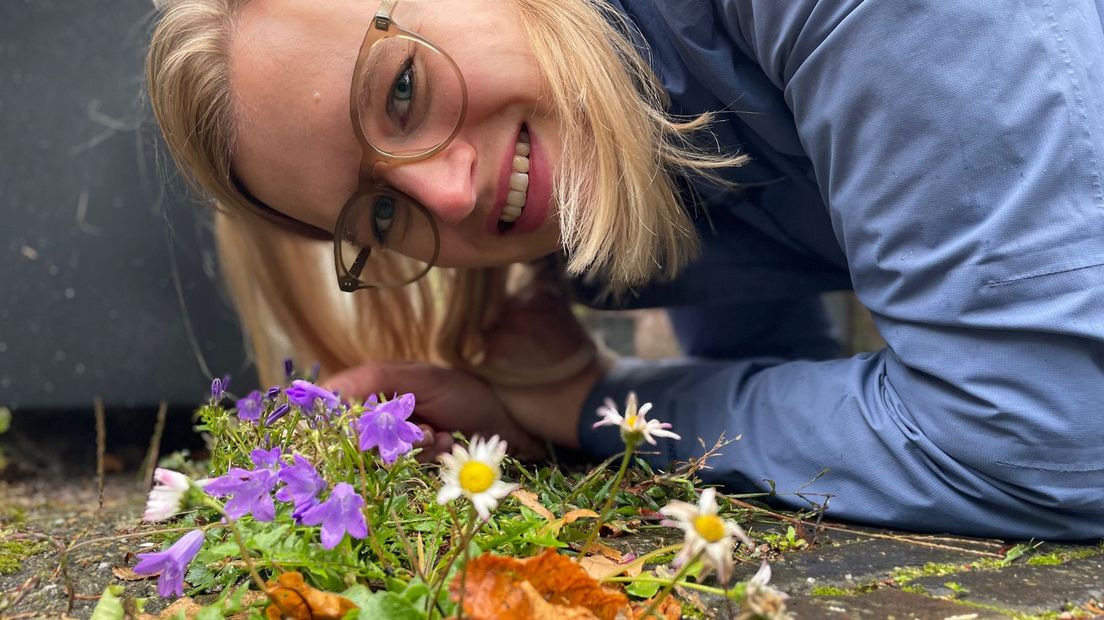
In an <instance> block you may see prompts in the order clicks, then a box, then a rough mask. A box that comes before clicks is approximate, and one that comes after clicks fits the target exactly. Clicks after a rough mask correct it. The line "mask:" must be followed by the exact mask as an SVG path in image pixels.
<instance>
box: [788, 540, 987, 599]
mask: <svg viewBox="0 0 1104 620" xmlns="http://www.w3.org/2000/svg"><path fill="white" fill-rule="evenodd" d="M978 558H979V556H978V555H977V554H976V553H970V552H969V551H967V550H964V549H942V548H932V547H930V546H924V545H918V544H910V543H908V542H903V541H900V540H889V539H884V538H876V539H871V540H867V541H859V542H852V543H847V544H843V545H823V546H818V547H816V548H814V549H811V550H809V551H803V552H799V553H790V554H787V555H784V556H782V557H781V558H779V559H778V560H777V561H776V562H774V564H773V566H772V568H773V571H774V578H773V579H772V582H771V583H773V584H774V586H775V587H777V588H779V589H781V590H783V591H785V592H789V593H791V594H793V593H800V592H807V591H809V590H811V589H812V588H815V587H818V586H835V587H839V588H845V589H846V588H852V587H855V586H858V585H861V584H864V583H869V582H871V581H876V580H881V579H885V578H886V577H889V576H890V575H891V574H892V573H893V571H894V570H895V569H897V568H905V567H910V566H923V565H924V564H927V563H929V562H938V563H962V564H967V563H969V562H973V561H975V560H977V559H978Z"/></svg>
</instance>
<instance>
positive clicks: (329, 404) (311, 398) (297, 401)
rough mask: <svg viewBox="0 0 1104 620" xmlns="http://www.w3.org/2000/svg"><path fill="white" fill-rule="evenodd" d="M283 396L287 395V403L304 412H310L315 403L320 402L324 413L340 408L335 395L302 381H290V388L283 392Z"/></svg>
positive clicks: (339, 400) (338, 399) (339, 402)
mask: <svg viewBox="0 0 1104 620" xmlns="http://www.w3.org/2000/svg"><path fill="white" fill-rule="evenodd" d="M284 394H287V399H288V402H289V403H291V404H293V405H297V406H298V407H300V408H302V409H303V410H304V411H312V410H313V409H314V403H315V401H322V407H323V408H324V409H325V410H326V411H333V410H334V409H337V408H338V407H340V406H341V399H340V398H338V397H337V394H334V393H333V392H331V391H329V390H327V389H324V388H320V387H318V386H317V385H315V384H313V383H311V382H310V381H303V380H302V379H296V380H295V381H292V382H291V387H289V388H287V389H286V390H284Z"/></svg>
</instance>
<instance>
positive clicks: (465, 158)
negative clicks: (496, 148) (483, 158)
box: [375, 140, 477, 224]
mask: <svg viewBox="0 0 1104 620" xmlns="http://www.w3.org/2000/svg"><path fill="white" fill-rule="evenodd" d="M375 173H376V178H377V179H379V180H380V181H382V182H384V183H386V184H387V185H390V186H391V187H394V188H395V189H397V190H399V191H400V192H403V193H404V194H406V195H408V196H410V197H411V198H413V199H414V200H417V201H418V202H419V203H421V204H422V206H424V207H425V208H426V209H429V211H430V212H431V213H432V214H433V215H434V216H436V217H437V219H438V220H440V221H441V222H444V223H449V224H456V223H458V222H460V221H462V220H464V218H466V217H468V216H469V215H471V213H472V211H474V210H475V205H476V199H477V197H476V192H475V183H474V181H473V179H472V176H473V174H474V173H475V148H474V147H473V146H472V145H471V144H469V143H467V142H463V141H460V140H454V141H453V142H452V143H450V144H449V145H448V146H447V147H446V148H445V150H444V151H441V152H440V153H437V154H436V155H434V156H433V157H430V158H429V159H423V160H422V161H419V162H414V163H410V164H395V163H381V164H378V166H377V168H376V170H375Z"/></svg>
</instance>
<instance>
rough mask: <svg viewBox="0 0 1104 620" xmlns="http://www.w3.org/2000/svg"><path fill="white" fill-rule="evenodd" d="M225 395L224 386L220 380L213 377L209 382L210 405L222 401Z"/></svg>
mask: <svg viewBox="0 0 1104 620" xmlns="http://www.w3.org/2000/svg"><path fill="white" fill-rule="evenodd" d="M225 394H226V386H225V385H223V381H222V379H220V378H218V377H215V378H214V379H212V380H211V403H212V404H214V403H217V402H219V401H220V400H222V397H223V396H224V395H225Z"/></svg>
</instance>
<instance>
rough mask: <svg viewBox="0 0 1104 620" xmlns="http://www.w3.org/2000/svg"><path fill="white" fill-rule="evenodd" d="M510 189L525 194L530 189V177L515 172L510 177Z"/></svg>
mask: <svg viewBox="0 0 1104 620" xmlns="http://www.w3.org/2000/svg"><path fill="white" fill-rule="evenodd" d="M510 189H515V190H517V191H519V192H524V191H525V190H527V189H529V175H528V174H525V173H524V172H515V173H513V174H511V175H510Z"/></svg>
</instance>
